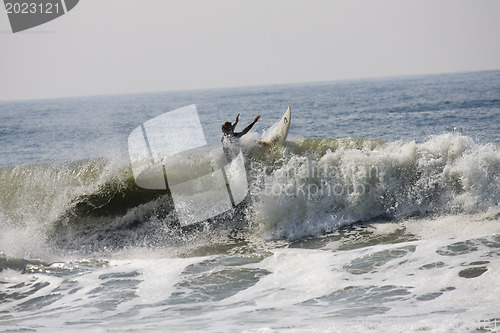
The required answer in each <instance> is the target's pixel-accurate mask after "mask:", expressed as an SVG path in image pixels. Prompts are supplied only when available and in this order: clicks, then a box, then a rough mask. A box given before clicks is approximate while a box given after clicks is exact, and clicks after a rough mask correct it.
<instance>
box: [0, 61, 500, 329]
mask: <svg viewBox="0 0 500 333" xmlns="http://www.w3.org/2000/svg"><path fill="white" fill-rule="evenodd" d="M191 104H196V105H197V108H198V112H199V116H200V119H201V123H202V125H203V131H204V133H205V135H206V137H207V141H209V142H218V140H219V137H220V135H221V133H220V126H221V124H222V122H224V121H226V120H230V121H232V120H234V117H235V116H236V114H237V113H241V116H240V117H241V120H240V122H242V124H240V126H242V127H243V126H244V125H243V123H245V122H247V123H248V122H250V121H251V120H252V119H253V118H254V117H255V115H257V114H261V115H262V117H261V120H260V121H259V122H258V123H257V124H256V125H255V127H254V129H253V131H252V132H251V133H249V134H247V135H246V136H245V137H243V138H242V140H241V147H242V149H243V152H244V155H245V169H246V173H247V179H248V189H249V191H248V196H247V197H246V199H245V200H244V201H243V202H242V203H241V204H239V205H238V206H237V207H236V208H234V209H232V210H230V211H227V212H226V213H224V214H222V215H219V216H217V217H214V218H212V219H209V220H207V221H204V222H202V223H197V224H194V225H191V226H189V227H181V226H180V225H179V223H178V221H177V218H176V215H175V209H174V205H173V201H172V196H171V194H170V192H169V191H164V190H163V191H162V190H147V189H142V188H140V187H138V186H137V185H136V184H135V181H134V177H133V174H132V170H131V166H130V160H129V158H128V154H127V137H128V135H129V134H130V133H131V131H132V130H133V129H134V128H136V127H137V126H139V125H140V124H142V123H144V122H145V121H147V120H149V119H152V118H154V117H156V116H158V115H161V114H163V113H165V112H168V111H171V110H174V109H176V108H179V107H183V106H186V105H191ZM289 105H290V106H291V107H292V112H293V114H292V126H291V128H290V132H289V137H288V141H287V142H286V144H285V145H284V146H283V147H272V148H269V147H261V146H259V145H258V144H257V140H259V139H260V138H261V137H262V135H263V134H264V135H265V132H266V131H267V132H269V131H271V130H272V128H273V124H274V123H275V122H276V121H278V120H279V118H280V117H281V115H282V114H283V112H284V110H286V107H288V106H289ZM0 120H1V121H0V140H1V141H0V145H1V146H0V230H1V233H0V330H2V331H3V330H5V331H36V332H68V331H95V332H123V331H129V332H144V331H153V332H155V331H159V332H164V331H169V332H171V331H179V332H189V331H193V332H194V331H206V332H337V331H339V332H343V331H349V332H351V331H354V332H362V331H374V332H386V331H403V332H412V331H422V330H426V331H433V332H434V331H435V332H448V331H452V332H455V331H498V330H499V329H500V312H499V310H498V309H500V301H499V295H500V283H499V281H500V146H499V145H500V71H489V72H475V73H459V74H447V75H428V76H417V77H399V78H382V79H369V80H353V81H339V82H323V83H311V84H295V85H282V86H266V87H246V88H233V89H217V90H204V91H185V92H165V93H151V94H137V95H123V96H96V97H85V98H68V99H58V100H36V101H11V102H0ZM179 172H182V170H179Z"/></svg>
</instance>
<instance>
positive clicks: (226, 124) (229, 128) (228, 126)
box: [222, 121, 233, 133]
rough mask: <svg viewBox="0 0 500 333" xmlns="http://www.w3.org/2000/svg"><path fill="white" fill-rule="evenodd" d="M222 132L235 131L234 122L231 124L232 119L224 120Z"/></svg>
mask: <svg viewBox="0 0 500 333" xmlns="http://www.w3.org/2000/svg"><path fill="white" fill-rule="evenodd" d="M222 132H224V133H231V132H233V124H231V122H230V121H226V122H224V124H222Z"/></svg>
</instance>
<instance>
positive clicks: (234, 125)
mask: <svg viewBox="0 0 500 333" xmlns="http://www.w3.org/2000/svg"><path fill="white" fill-rule="evenodd" d="M238 121H240V114H239V113H238V114H237V115H236V120H235V121H234V124H233V131H234V129H235V128H236V125H238Z"/></svg>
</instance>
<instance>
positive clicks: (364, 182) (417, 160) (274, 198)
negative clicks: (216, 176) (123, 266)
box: [0, 133, 500, 257]
mask: <svg viewBox="0 0 500 333" xmlns="http://www.w3.org/2000/svg"><path fill="white" fill-rule="evenodd" d="M245 148H246V151H245V155H246V159H245V160H246V162H245V163H246V170H247V177H248V186H249V195H248V196H247V198H246V199H245V200H244V202H243V203H242V204H240V205H238V206H237V207H236V208H235V209H233V210H232V211H229V212H226V213H225V214H222V215H221V216H218V217H216V218H214V219H211V220H209V221H206V222H204V223H201V224H196V225H193V226H190V227H188V228H187V229H183V228H181V227H180V225H179V223H178V222H177V219H176V215H175V209H174V205H173V201H172V198H171V196H170V193H169V191H168V190H167V191H164V190H163V191H162V190H146V189H142V188H139V187H138V186H137V185H136V184H135V181H134V179H133V176H132V172H131V170H130V166H129V161H128V159H127V158H125V157H122V158H116V159H90V160H83V161H78V162H71V163H64V164H40V165H28V166H17V167H10V168H3V169H0V185H1V186H0V222H1V225H2V228H3V230H4V232H3V233H2V235H1V236H0V238H3V240H2V242H3V243H4V244H9V245H10V246H11V248H12V249H13V251H14V252H15V249H16V244H17V243H19V239H23V237H24V236H26V237H27V236H28V235H29V237H30V238H31V239H30V242H31V243H32V244H33V245H32V247H36V249H37V251H39V250H40V249H39V247H50V248H54V247H55V248H62V249H66V250H68V249H70V250H74V251H75V252H81V251H84V252H91V251H103V250H107V249H111V250H113V249H121V248H126V247H135V246H165V245H176V244H185V243H188V242H190V241H192V237H197V238H198V239H199V238H200V237H201V238H203V237H204V235H207V231H210V232H208V234H210V237H211V238H213V237H214V235H215V234H216V233H218V234H224V237H240V236H241V234H243V235H245V234H247V235H248V234H251V235H258V236H259V237H260V238H265V239H274V240H277V239H286V240H296V239H300V238H303V237H309V236H313V237H314V236H318V235H321V234H324V233H329V232H333V231H335V230H337V229H338V228H340V227H343V226H346V225H350V224H354V223H358V222H363V221H372V220H398V219H405V218H410V217H411V218H419V217H420V216H422V217H424V216H425V217H426V218H427V217H429V216H431V217H432V216H437V215H454V214H477V213H481V214H485V216H486V217H485V218H491V219H495V218H498V216H499V215H500V204H499V202H500V149H499V147H497V146H495V145H493V144H480V143H477V142H475V141H474V140H473V139H472V138H470V137H467V136H463V135H459V134H456V133H452V134H443V135H439V136H435V137H432V138H430V139H429V140H427V141H425V142H420V143H417V142H403V141H396V142H389V143H386V142H383V141H381V140H377V139H333V138H306V139H294V140H291V141H289V142H287V144H286V145H285V147H273V148H268V147H258V146H255V144H248V143H247V144H245ZM33 231H35V232H33ZM34 234H35V235H38V237H39V238H38V239H33V237H34V236H33V235H34ZM20 248H21V247H20ZM22 248H25V247H22ZM18 255H19V256H20V257H23V255H24V254H20V253H19V254H18Z"/></svg>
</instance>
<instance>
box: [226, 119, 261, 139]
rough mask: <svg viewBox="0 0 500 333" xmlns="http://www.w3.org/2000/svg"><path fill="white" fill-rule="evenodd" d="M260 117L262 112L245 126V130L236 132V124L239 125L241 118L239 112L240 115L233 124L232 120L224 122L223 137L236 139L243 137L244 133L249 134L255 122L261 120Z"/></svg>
mask: <svg viewBox="0 0 500 333" xmlns="http://www.w3.org/2000/svg"><path fill="white" fill-rule="evenodd" d="M259 118H260V114H259V115H257V116H256V117H255V118H254V120H253V121H252V122H251V123H250V124H248V126H247V127H245V128H244V129H243V131H241V132H235V131H234V129H235V128H236V125H238V121H239V120H240V114H239V113H238V115H237V116H236V120H235V121H234V124H232V123H231V122H230V121H226V122H224V124H222V133H223V134H224V136H223V137H222V139H226V138H228V139H230V140H232V139H234V138H241V137H242V136H243V135H245V134H247V133H248V131H250V130H251V129H252V127H253V125H255V123H256V122H257V121H258V120H259Z"/></svg>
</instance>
